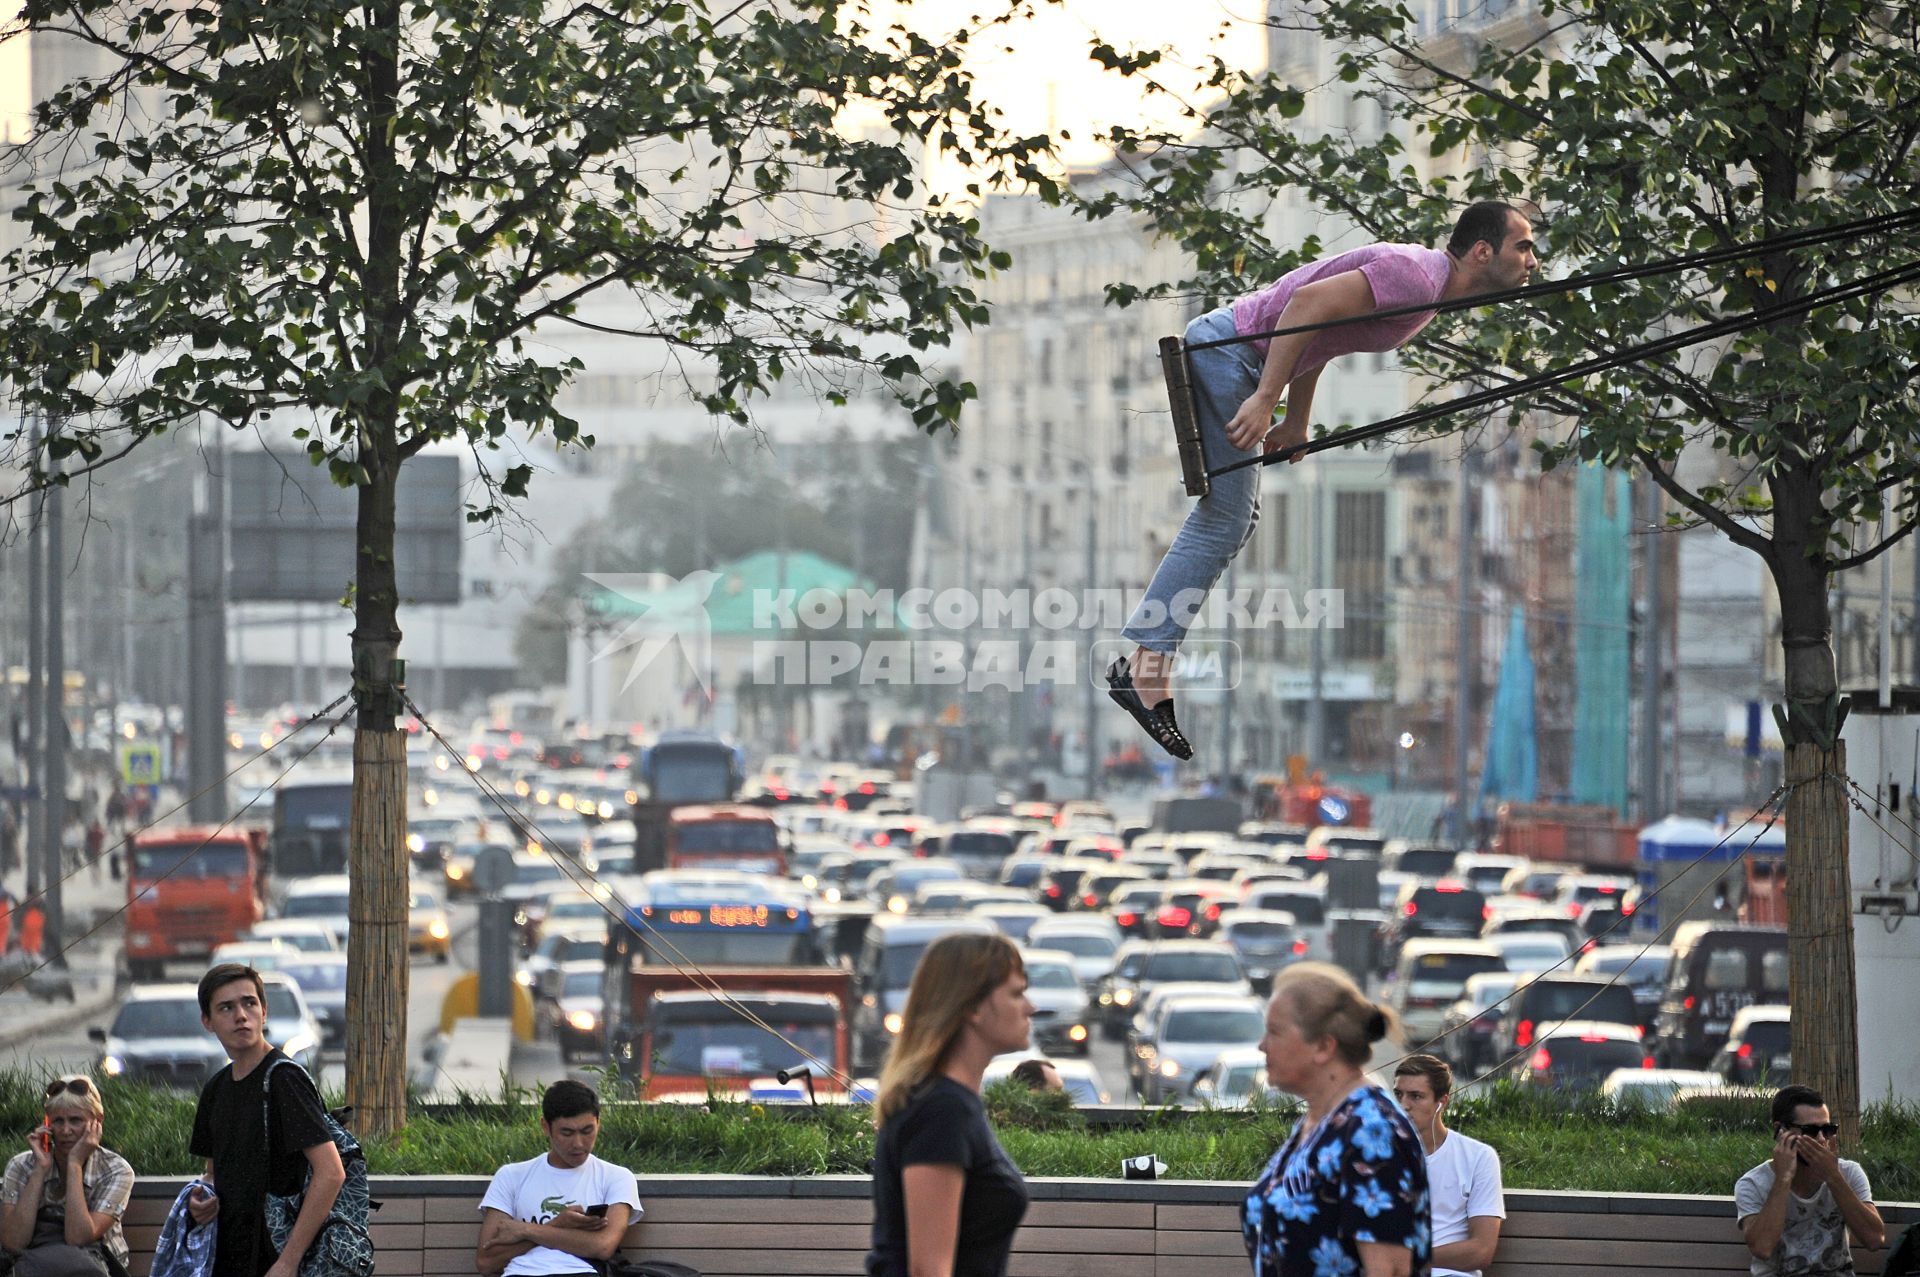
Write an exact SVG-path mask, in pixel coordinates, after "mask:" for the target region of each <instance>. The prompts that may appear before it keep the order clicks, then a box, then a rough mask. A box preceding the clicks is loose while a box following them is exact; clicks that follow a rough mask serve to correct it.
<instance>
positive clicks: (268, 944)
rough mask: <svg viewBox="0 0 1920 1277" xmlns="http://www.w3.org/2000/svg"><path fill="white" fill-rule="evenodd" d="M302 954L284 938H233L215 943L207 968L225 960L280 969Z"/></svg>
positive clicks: (268, 969) (255, 967)
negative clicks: (219, 943)
mask: <svg viewBox="0 0 1920 1277" xmlns="http://www.w3.org/2000/svg"><path fill="white" fill-rule="evenodd" d="M299 955H300V950H298V949H296V948H294V947H293V946H292V945H290V944H288V943H287V942H286V941H284V940H233V941H229V942H228V943H226V944H222V945H215V946H214V949H213V953H212V954H211V955H209V956H208V958H207V969H208V970H212V969H213V968H214V967H217V966H219V965H220V964H221V963H223V962H237V963H239V964H240V965H241V966H243V967H252V968H253V969H254V970H255V971H278V970H279V969H280V968H281V966H282V965H283V964H284V963H287V962H291V961H292V960H293V959H294V958H296V957H298V956H299Z"/></svg>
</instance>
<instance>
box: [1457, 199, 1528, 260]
mask: <svg viewBox="0 0 1920 1277" xmlns="http://www.w3.org/2000/svg"><path fill="white" fill-rule="evenodd" d="M1519 211H1520V210H1519V209H1517V208H1515V207H1514V206H1513V205H1511V204H1508V203H1506V202H1505V201H1502V200H1481V201H1480V202H1479V203H1478V204H1474V205H1471V206H1469V207H1468V209H1467V211H1466V212H1464V213H1462V214H1460V220H1459V221H1457V222H1455V223H1454V224H1453V238H1451V239H1449V240H1448V241H1447V251H1448V252H1449V253H1451V254H1453V255H1454V256H1455V257H1465V256H1466V255H1467V253H1468V252H1469V251H1471V250H1472V248H1473V246H1474V245H1475V244H1478V243H1479V242H1480V241H1482V240H1485V241H1486V242H1487V246H1488V247H1489V248H1491V249H1493V251H1494V252H1496V253H1497V252H1499V251H1500V246H1501V245H1502V244H1505V243H1506V242H1507V230H1508V227H1509V224H1510V220H1509V219H1511V217H1512V215H1513V214H1515V213H1518V212H1519Z"/></svg>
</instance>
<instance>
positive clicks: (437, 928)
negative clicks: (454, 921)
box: [427, 918, 447, 940]
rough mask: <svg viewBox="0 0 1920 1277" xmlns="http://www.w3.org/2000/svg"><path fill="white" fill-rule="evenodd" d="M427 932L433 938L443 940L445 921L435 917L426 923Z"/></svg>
mask: <svg viewBox="0 0 1920 1277" xmlns="http://www.w3.org/2000/svg"><path fill="white" fill-rule="evenodd" d="M427 934H428V935H430V936H432V937H433V938H434V939H435V940H445V939H446V938H447V924H446V922H445V921H444V920H443V919H440V918H435V919H434V920H433V921H432V922H429V923H428V924H427Z"/></svg>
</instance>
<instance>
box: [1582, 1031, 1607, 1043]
mask: <svg viewBox="0 0 1920 1277" xmlns="http://www.w3.org/2000/svg"><path fill="white" fill-rule="evenodd" d="M1580 1040H1581V1041H1582V1042H1605V1041H1606V1040H1607V1037H1606V1035H1605V1034H1604V1033H1582V1034H1581V1035H1580Z"/></svg>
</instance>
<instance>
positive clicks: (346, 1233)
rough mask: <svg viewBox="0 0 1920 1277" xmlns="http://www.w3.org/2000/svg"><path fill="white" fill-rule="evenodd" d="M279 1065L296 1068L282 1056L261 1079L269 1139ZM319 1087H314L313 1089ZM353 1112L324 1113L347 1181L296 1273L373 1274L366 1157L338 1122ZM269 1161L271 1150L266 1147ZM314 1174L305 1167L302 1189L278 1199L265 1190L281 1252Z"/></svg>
mask: <svg viewBox="0 0 1920 1277" xmlns="http://www.w3.org/2000/svg"><path fill="white" fill-rule="evenodd" d="M283 1064H291V1065H293V1067H294V1068H296V1069H297V1068H299V1067H300V1066H299V1065H298V1064H294V1062H293V1061H292V1060H289V1059H287V1058H285V1057H284V1056H283V1057H281V1058H280V1059H278V1060H275V1061H273V1063H271V1064H269V1065H268V1066H267V1072H266V1074H265V1075H264V1076H263V1077H262V1078H261V1079H260V1103H261V1116H262V1117H263V1118H264V1119H265V1120H266V1123H267V1138H268V1140H269V1142H271V1140H272V1138H273V1108H272V1103H271V1090H270V1088H271V1086H272V1083H273V1070H274V1069H276V1068H278V1067H279V1066H281V1065H283ZM316 1089H317V1088H316ZM350 1112H351V1110H346V1109H339V1110H333V1111H330V1112H327V1113H325V1114H324V1115H323V1116H324V1118H325V1121H326V1127H327V1134H328V1135H329V1136H331V1137H332V1139H333V1146H334V1147H335V1148H336V1149H338V1150H339V1151H340V1165H341V1166H342V1167H343V1168H344V1169H345V1170H346V1173H347V1182H346V1183H344V1184H342V1185H341V1186H340V1193H339V1195H338V1196H337V1197H335V1198H334V1199H333V1207H332V1209H330V1210H329V1211H328V1212H327V1218H326V1222H325V1223H323V1224H321V1225H320V1231H319V1232H318V1233H317V1234H315V1236H314V1239H313V1244H312V1245H310V1246H308V1247H307V1253H306V1254H305V1255H304V1256H302V1257H301V1260H300V1270H299V1272H300V1277H373V1238H372V1237H371V1236H369V1235H368V1233H367V1215H368V1213H369V1212H371V1211H376V1210H378V1209H380V1203H378V1202H376V1201H373V1200H372V1199H371V1198H370V1197H369V1195H368V1191H367V1158H366V1154H364V1153H362V1152H361V1151H360V1141H358V1140H356V1139H354V1138H353V1134H352V1133H351V1132H350V1131H348V1130H347V1128H346V1127H345V1126H343V1125H342V1124H341V1119H342V1118H343V1117H346V1116H349V1115H350ZM267 1152H268V1158H269V1161H271V1158H272V1152H273V1150H272V1149H268V1150H267ZM312 1178H313V1168H312V1167H308V1168H307V1179H306V1180H305V1181H302V1183H301V1185H300V1191H299V1192H297V1193H293V1194H290V1195H288V1196H285V1197H282V1196H280V1195H279V1194H277V1193H274V1192H271V1191H270V1192H268V1193H267V1236H268V1238H269V1240H271V1241H272V1243H273V1246H274V1249H276V1250H285V1249H286V1245H287V1237H288V1235H289V1234H291V1233H292V1232H293V1222H294V1221H295V1220H296V1219H298V1218H299V1217H300V1205H301V1202H302V1201H304V1200H305V1198H306V1194H307V1183H308V1182H311V1180H312Z"/></svg>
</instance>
